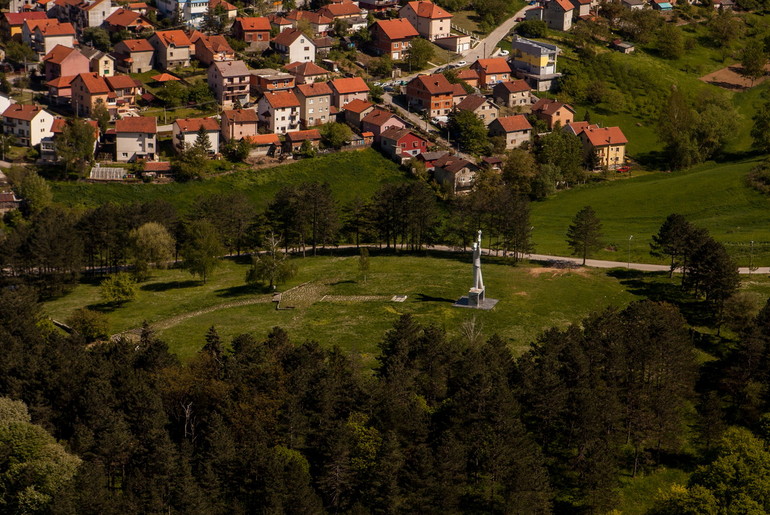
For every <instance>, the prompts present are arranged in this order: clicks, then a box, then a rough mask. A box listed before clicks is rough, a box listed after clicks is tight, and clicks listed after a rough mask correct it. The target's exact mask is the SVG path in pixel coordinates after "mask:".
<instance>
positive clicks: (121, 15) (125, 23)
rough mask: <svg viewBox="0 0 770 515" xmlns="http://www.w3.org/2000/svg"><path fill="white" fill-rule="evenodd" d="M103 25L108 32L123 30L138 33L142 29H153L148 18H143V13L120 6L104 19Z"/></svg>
mask: <svg viewBox="0 0 770 515" xmlns="http://www.w3.org/2000/svg"><path fill="white" fill-rule="evenodd" d="M104 26H105V28H106V29H107V30H108V31H110V32H121V31H124V30H125V31H128V32H131V33H133V34H138V33H140V32H142V31H143V30H153V28H154V27H153V26H152V23H150V20H148V19H147V18H145V17H144V15H143V14H141V13H138V12H136V11H131V10H130V9H123V8H122V7H121V8H119V9H117V10H116V11H115V12H114V13H112V14H110V15H109V16H108V17H107V19H106V20H104Z"/></svg>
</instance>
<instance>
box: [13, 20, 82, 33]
mask: <svg viewBox="0 0 770 515" xmlns="http://www.w3.org/2000/svg"><path fill="white" fill-rule="evenodd" d="M24 23H25V24H26V25H27V26H28V27H29V30H30V31H31V32H34V31H35V30H40V33H41V34H42V35H43V36H44V37H45V36H74V35H75V28H74V27H73V26H72V24H71V23H60V22H59V20H53V19H46V20H27V21H25V22H24Z"/></svg>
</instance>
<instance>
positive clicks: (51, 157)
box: [40, 118, 99, 163]
mask: <svg viewBox="0 0 770 515" xmlns="http://www.w3.org/2000/svg"><path fill="white" fill-rule="evenodd" d="M71 120H72V119H70V120H65V119H64V118H56V119H54V121H53V124H52V125H51V132H52V133H53V134H52V136H51V137H49V138H44V139H43V140H42V141H41V142H40V159H41V160H43V161H45V162H47V163H56V162H58V161H59V155H58V152H57V150H56V140H57V138H58V137H59V136H61V135H62V133H63V132H64V128H65V127H66V126H67V124H68V123H71ZM85 122H86V123H87V124H88V125H90V126H91V127H92V128H93V131H94V147H93V153H96V147H97V146H98V144H99V123H98V122H97V121H95V120H85Z"/></svg>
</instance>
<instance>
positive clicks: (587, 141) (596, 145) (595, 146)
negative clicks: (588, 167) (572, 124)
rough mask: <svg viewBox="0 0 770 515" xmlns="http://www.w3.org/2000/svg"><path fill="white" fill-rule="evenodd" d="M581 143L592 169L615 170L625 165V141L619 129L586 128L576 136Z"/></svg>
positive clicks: (626, 141)
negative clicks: (592, 166)
mask: <svg viewBox="0 0 770 515" xmlns="http://www.w3.org/2000/svg"><path fill="white" fill-rule="evenodd" d="M578 137H579V138H580V141H582V142H583V150H584V151H585V153H586V156H587V157H588V161H589V162H593V163H594V169H595V170H599V169H602V168H609V169H611V170H615V169H618V168H620V167H621V166H623V165H624V164H625V161H626V144H627V143H628V139H626V136H625V134H623V131H622V130H620V127H597V126H595V125H594V126H588V127H586V128H585V129H584V130H582V131H580V133H579V134H578Z"/></svg>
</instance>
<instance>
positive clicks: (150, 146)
mask: <svg viewBox="0 0 770 515" xmlns="http://www.w3.org/2000/svg"><path fill="white" fill-rule="evenodd" d="M154 146H155V145H153V144H152V143H147V148H153V147H154Z"/></svg>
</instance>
